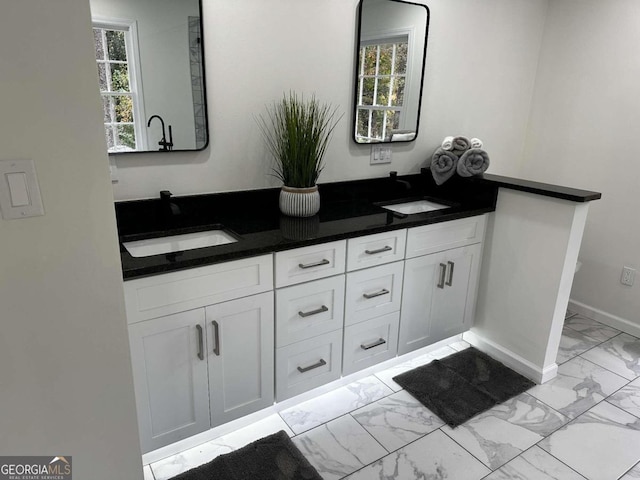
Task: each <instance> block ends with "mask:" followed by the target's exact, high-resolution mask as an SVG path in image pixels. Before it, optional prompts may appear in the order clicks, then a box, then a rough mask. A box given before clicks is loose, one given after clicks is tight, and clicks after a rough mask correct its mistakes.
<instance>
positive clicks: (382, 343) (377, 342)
mask: <svg viewBox="0 0 640 480" xmlns="http://www.w3.org/2000/svg"><path fill="white" fill-rule="evenodd" d="M385 343H387V341H386V340H385V339H384V338H381V339H379V340H378V341H376V342H373V343H372V344H370V345H360V348H361V349H363V350H369V349H370V348H374V347H378V346H380V345H384V344H385Z"/></svg>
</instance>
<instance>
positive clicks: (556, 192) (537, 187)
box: [482, 174, 602, 203]
mask: <svg viewBox="0 0 640 480" xmlns="http://www.w3.org/2000/svg"><path fill="white" fill-rule="evenodd" d="M482 180H484V181H485V182H488V183H490V184H493V185H496V186H498V187H502V188H508V189H511V190H519V191H521V192H528V193H535V194H536V195H542V196H545V197H552V198H559V199H562V200H569V201H571V202H576V203H585V202H591V201H593V200H599V199H600V198H602V194H601V193H600V192H594V191H591V190H581V189H578V188H571V187H563V186H561V185H553V184H550V183H542V182H534V181H532V180H524V179H521V178H512V177H503V176H502V175H493V174H485V175H483V177H482Z"/></svg>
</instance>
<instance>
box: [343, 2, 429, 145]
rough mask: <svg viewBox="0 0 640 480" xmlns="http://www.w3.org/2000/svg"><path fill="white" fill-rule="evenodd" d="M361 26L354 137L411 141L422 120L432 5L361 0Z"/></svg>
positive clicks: (361, 141)
mask: <svg viewBox="0 0 640 480" xmlns="http://www.w3.org/2000/svg"><path fill="white" fill-rule="evenodd" d="M357 28H358V37H359V42H358V46H357V49H356V52H355V53H356V62H355V86H354V89H355V92H354V97H353V106H354V109H353V111H354V117H353V124H352V125H353V139H354V141H355V142H356V143H359V144H368V143H388V142H411V141H413V140H415V139H416V137H417V135H418V130H419V128H418V127H419V123H420V109H421V105H422V86H423V84H424V72H425V69H424V67H425V60H426V54H427V34H428V31H429V8H428V7H427V6H426V5H421V4H417V3H413V2H408V1H404V0H360V3H359V5H358V25H357Z"/></svg>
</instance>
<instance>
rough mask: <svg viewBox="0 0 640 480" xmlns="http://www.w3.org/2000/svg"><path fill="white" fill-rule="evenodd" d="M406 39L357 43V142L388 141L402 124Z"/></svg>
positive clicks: (397, 38) (405, 74) (403, 37)
mask: <svg viewBox="0 0 640 480" xmlns="http://www.w3.org/2000/svg"><path fill="white" fill-rule="evenodd" d="M408 45H409V38H408V36H401V37H395V38H386V39H383V40H371V41H367V42H361V46H360V56H359V70H358V71H359V73H358V91H357V104H358V105H357V112H356V137H357V141H358V142H359V143H370V142H381V141H385V140H388V137H389V136H390V132H391V131H392V130H398V129H399V128H400V126H401V125H402V115H403V111H404V88H405V83H406V77H407V54H408Z"/></svg>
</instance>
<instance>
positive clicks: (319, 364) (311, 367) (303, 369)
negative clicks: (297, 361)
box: [298, 358, 327, 373]
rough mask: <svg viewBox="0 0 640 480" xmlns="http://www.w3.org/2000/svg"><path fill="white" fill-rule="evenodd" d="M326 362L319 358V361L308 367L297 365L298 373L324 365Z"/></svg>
mask: <svg viewBox="0 0 640 480" xmlns="http://www.w3.org/2000/svg"><path fill="white" fill-rule="evenodd" d="M326 364H327V362H325V361H324V359H322V358H321V359H320V361H319V362H318V363H314V364H313V365H309V366H308V367H304V368H303V367H298V371H299V372H300V373H304V372H308V371H309V370H313V369H314V368H318V367H322V366H323V365H326Z"/></svg>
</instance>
